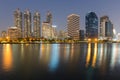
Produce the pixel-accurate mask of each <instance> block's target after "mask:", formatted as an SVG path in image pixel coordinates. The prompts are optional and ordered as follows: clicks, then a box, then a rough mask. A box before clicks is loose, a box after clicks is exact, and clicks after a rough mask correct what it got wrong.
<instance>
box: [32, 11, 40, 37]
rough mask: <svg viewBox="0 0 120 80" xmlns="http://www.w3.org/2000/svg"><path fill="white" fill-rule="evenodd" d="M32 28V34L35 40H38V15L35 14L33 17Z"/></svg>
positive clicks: (37, 13)
mask: <svg viewBox="0 0 120 80" xmlns="http://www.w3.org/2000/svg"><path fill="white" fill-rule="evenodd" d="M33 21H34V27H33V34H34V37H35V38H40V13H39V12H35V13H34V16H33Z"/></svg>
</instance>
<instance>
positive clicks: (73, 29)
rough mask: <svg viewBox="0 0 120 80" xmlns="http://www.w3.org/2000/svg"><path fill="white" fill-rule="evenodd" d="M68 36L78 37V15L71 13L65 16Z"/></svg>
mask: <svg viewBox="0 0 120 80" xmlns="http://www.w3.org/2000/svg"><path fill="white" fill-rule="evenodd" d="M67 28H68V36H69V37H70V38H72V39H74V40H78V39H79V28H80V16H79V15H77V14H71V15H69V16H68V17H67Z"/></svg>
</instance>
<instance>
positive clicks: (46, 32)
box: [42, 22, 52, 39]
mask: <svg viewBox="0 0 120 80" xmlns="http://www.w3.org/2000/svg"><path fill="white" fill-rule="evenodd" d="M42 37H44V38H47V39H50V38H52V27H51V25H50V24H49V23H48V22H43V23H42Z"/></svg>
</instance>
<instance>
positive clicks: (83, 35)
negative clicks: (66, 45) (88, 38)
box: [79, 30, 85, 41]
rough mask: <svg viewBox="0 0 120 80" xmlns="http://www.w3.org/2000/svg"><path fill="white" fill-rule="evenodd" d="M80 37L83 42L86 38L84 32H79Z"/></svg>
mask: <svg viewBox="0 0 120 80" xmlns="http://www.w3.org/2000/svg"><path fill="white" fill-rule="evenodd" d="M79 36H80V40H81V41H83V40H84V38H85V33H84V30H80V31H79Z"/></svg>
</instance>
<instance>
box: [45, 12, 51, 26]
mask: <svg viewBox="0 0 120 80" xmlns="http://www.w3.org/2000/svg"><path fill="white" fill-rule="evenodd" d="M46 22H48V23H49V24H51V25H52V14H51V12H50V11H48V12H47V16H46Z"/></svg>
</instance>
